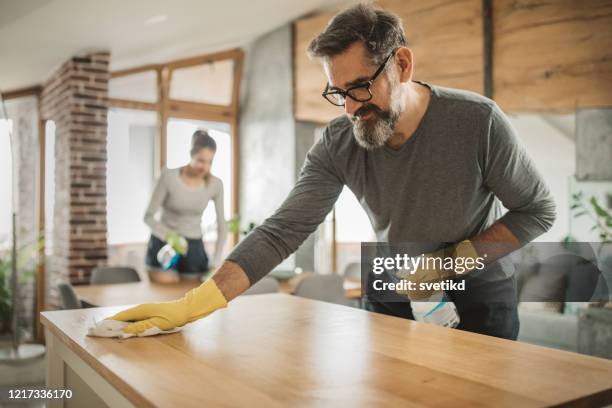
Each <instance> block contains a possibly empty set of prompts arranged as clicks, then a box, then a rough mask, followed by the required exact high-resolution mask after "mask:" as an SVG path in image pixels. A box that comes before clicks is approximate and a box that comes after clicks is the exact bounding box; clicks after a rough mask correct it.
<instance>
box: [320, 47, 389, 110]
mask: <svg viewBox="0 0 612 408" xmlns="http://www.w3.org/2000/svg"><path fill="white" fill-rule="evenodd" d="M393 54H395V50H393V51H392V52H391V54H389V56H388V57H387V58H385V60H384V61H383V63H382V64H380V66H379V67H378V69H377V70H376V72H375V73H374V75H372V77H371V78H370V79H369V80H368V81H367V82H364V83H361V84H357V85H354V86H351V87H350V88H348V89H347V90H346V91H343V90H340V89H331V90H330V89H329V84H327V85H326V86H325V90H324V91H323V93H322V94H321V95H323V97H324V98H325V99H327V101H328V102H329V103H331V104H332V105H336V106H344V104H345V103H346V97H347V96H348V97H349V98H351V99H352V100H354V101H357V102H367V101H369V100H370V99H372V91H371V90H370V87H371V86H372V84H373V83H374V81H375V80H376V78H378V76H379V75H380V73H381V72H383V69H384V68H385V65H387V62H388V61H389V60H390V59H391V57H392V56H393Z"/></svg>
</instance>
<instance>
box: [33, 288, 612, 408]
mask: <svg viewBox="0 0 612 408" xmlns="http://www.w3.org/2000/svg"><path fill="white" fill-rule="evenodd" d="M119 309H120V308H97V309H80V310H68V311H54V312H44V313H43V314H42V322H43V324H44V325H45V329H46V338H47V342H48V343H47V346H48V363H49V364H48V387H50V388H62V387H63V388H70V389H72V390H73V393H74V395H75V397H74V398H77V397H76V396H77V395H78V398H80V401H78V402H79V404H77V401H76V400H73V401H71V403H74V404H75V405H74V406H87V407H88V408H95V407H96V402H101V401H104V402H105V403H106V404H108V405H109V406H112V407H122V406H126V407H127V406H139V407H153V406H157V407H205V406H224V407H243V406H247V407H293V406H299V407H306V406H308V407H310V406H315V407H394V408H396V407H398V406H410V407H419V406H439V407H453V408H454V407H464V406H491V407H535V406H551V405H558V404H566V405H568V406H572V405H573V406H600V405H604V404H606V403H612V361H608V360H604V359H600V358H595V357H590V356H584V355H579V354H575V353H570V352H565V351H559V350H553V349H547V348H543V347H538V346H533V345H529V344H525V343H518V342H512V341H507V340H501V339H497V338H493V337H487V336H483V335H478V334H474V333H467V332H462V331H459V330H452V329H445V328H441V327H437V326H433V325H428V324H423V323H416V322H412V321H409V320H403V319H399V318H395V317H391V316H385V315H381V314H375V313H369V312H366V311H363V310H359V309H355V308H350V307H346V306H339V305H334V304H330V303H324V302H318V301H313V300H309V299H303V298H299V297H295V296H288V295H284V294H272V295H258V296H244V297H242V298H238V299H236V300H235V301H233V302H231V303H230V305H229V307H228V308H226V309H223V310H219V311H217V312H215V313H214V314H212V315H210V316H208V317H206V318H204V319H201V320H199V321H197V322H194V323H192V324H190V325H188V326H187V327H186V328H185V329H184V330H183V331H182V332H181V333H177V334H170V335H165V336H156V337H150V338H132V339H128V340H116V339H100V338H91V337H87V336H86V335H85V333H86V327H87V325H88V324H89V322H91V321H92V319H94V318H97V319H100V318H102V317H104V316H108V315H110V314H112V313H114V312H116V311H118V310H119ZM60 402H61V401H55V403H56V406H60Z"/></svg>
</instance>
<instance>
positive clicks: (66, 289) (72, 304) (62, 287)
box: [57, 283, 83, 309]
mask: <svg viewBox="0 0 612 408" xmlns="http://www.w3.org/2000/svg"><path fill="white" fill-rule="evenodd" d="M57 288H58V289H59V293H60V299H61V302H62V309H80V308H81V307H83V306H82V305H81V301H80V300H79V298H78V296H77V294H76V293H75V291H74V289H73V288H72V285H70V284H69V283H59V284H58V285H57Z"/></svg>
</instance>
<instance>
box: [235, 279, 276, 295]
mask: <svg viewBox="0 0 612 408" xmlns="http://www.w3.org/2000/svg"><path fill="white" fill-rule="evenodd" d="M278 289H279V287H278V281H277V280H276V279H274V278H271V277H269V276H266V277H264V278H263V279H261V280H260V281H259V282H255V284H254V285H253V286H251V287H250V288H248V289H247V290H246V291H245V292H244V293H243V294H242V296H244V295H247V296H248V295H261V294H264V293H276V292H278Z"/></svg>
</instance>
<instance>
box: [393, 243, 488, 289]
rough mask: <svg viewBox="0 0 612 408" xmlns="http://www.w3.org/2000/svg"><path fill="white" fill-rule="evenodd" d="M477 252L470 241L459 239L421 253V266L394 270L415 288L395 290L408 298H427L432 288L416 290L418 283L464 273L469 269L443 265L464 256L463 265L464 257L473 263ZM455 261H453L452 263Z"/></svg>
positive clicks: (435, 280)
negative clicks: (446, 245)
mask: <svg viewBox="0 0 612 408" xmlns="http://www.w3.org/2000/svg"><path fill="white" fill-rule="evenodd" d="M477 257H478V253H477V252H476V249H475V248H474V245H473V244H472V242H471V241H469V240H465V241H461V242H459V243H458V244H456V245H453V246H451V247H448V248H443V249H440V250H438V251H434V252H432V253H429V254H424V255H423V260H422V262H421V264H420V265H421V266H420V267H419V268H417V269H416V271H414V272H412V271H409V270H400V271H397V272H396V276H397V277H398V278H400V279H402V280H405V281H408V282H414V285H415V287H416V288H417V290H397V293H399V294H400V295H405V296H407V297H408V298H409V299H410V300H417V301H418V300H423V299H427V298H429V297H430V296H431V295H432V294H433V293H434V292H435V291H434V290H418V285H419V283H421V282H425V283H430V282H441V281H443V280H445V279H451V278H454V277H456V276H459V275H463V274H464V273H467V272H469V270H470V269H467V268H464V269H462V270H461V271H457V270H455V269H445V268H444V267H443V265H444V264H445V263H447V262H449V259H450V258H452V259H453V260H457V259H458V258H464V259H463V260H462V262H461V264H462V265H465V259H472V261H471V262H469V264H475V263H476V258H477ZM454 264H455V261H453V265H454Z"/></svg>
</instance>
